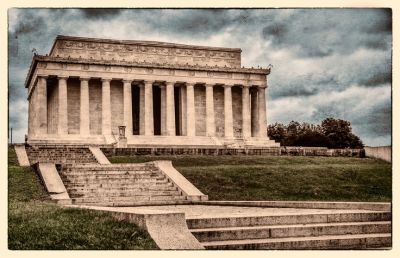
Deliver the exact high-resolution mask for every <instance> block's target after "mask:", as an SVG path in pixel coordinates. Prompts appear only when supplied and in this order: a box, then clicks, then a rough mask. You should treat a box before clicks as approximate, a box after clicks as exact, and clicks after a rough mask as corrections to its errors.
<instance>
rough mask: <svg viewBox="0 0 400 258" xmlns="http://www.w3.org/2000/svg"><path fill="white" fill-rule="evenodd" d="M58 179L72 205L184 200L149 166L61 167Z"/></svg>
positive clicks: (143, 203) (174, 188) (152, 166)
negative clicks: (59, 178) (64, 187)
mask: <svg viewBox="0 0 400 258" xmlns="http://www.w3.org/2000/svg"><path fill="white" fill-rule="evenodd" d="M60 175H61V177H62V179H63V181H64V183H65V185H66V188H67V191H68V193H69V195H70V196H71V198H72V203H74V204H87V205H96V206H100V205H105V206H129V205H138V204H142V205H145V204H148V203H154V202H157V203H158V204H164V203H169V204H175V203H176V202H177V201H179V202H180V201H186V196H183V195H182V192H181V191H180V190H179V189H178V187H176V186H175V185H174V184H173V183H172V182H170V181H169V179H168V178H166V176H165V175H164V174H163V173H162V172H161V171H160V170H159V169H158V168H157V167H156V166H155V165H154V164H152V163H145V164H101V165H99V164H78V165H63V166H62V167H61V172H60Z"/></svg>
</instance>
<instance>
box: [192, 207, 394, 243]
mask: <svg viewBox="0 0 400 258" xmlns="http://www.w3.org/2000/svg"><path fill="white" fill-rule="evenodd" d="M284 210H285V209H284V208H282V209H281V211H280V212H277V211H275V212H273V213H275V214H271V215H267V214H265V215H262V212H261V214H260V215H258V214H257V213H255V214H253V215H247V216H244V215H234V214H232V215H225V216H214V217H212V216H211V217H210V215H208V216H205V217H192V218H188V219H187V220H186V221H187V225H188V227H189V230H190V231H191V233H192V234H193V235H194V236H195V237H196V238H197V239H198V240H199V241H200V242H201V243H202V244H203V246H204V247H205V248H206V249H280V250H281V249H292V250H293V249H372V248H373V249H376V248H385V247H390V246H391V213H390V212H389V211H366V210H319V211H318V212H316V211H313V210H309V211H306V210H304V211H302V210H301V209H300V210H297V212H296V214H290V213H288V214H279V213H282V212H284ZM276 213H278V214H276Z"/></svg>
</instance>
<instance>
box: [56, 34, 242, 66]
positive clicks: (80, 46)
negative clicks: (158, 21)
mask: <svg viewBox="0 0 400 258" xmlns="http://www.w3.org/2000/svg"><path fill="white" fill-rule="evenodd" d="M53 55H59V56H60V57H64V58H65V57H68V56H70V57H71V58H79V56H81V57H82V58H83V59H90V58H92V59H94V60H113V59H114V61H122V60H124V61H126V62H139V63H141V62H147V63H155V64H179V65H197V66H200V67H205V66H208V67H210V66H211V67H214V66H217V67H235V68H239V67H240V53H239V52H228V51H224V50H207V49H195V48H193V49H190V48H189V49H188V48H179V47H164V46H146V45H134V44H129V45H128V44H122V43H121V44H118V43H103V42H87V41H76V40H67V39H60V40H58V42H57V44H56V47H55V50H54V53H53Z"/></svg>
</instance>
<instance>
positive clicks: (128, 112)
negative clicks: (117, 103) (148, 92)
mask: <svg viewBox="0 0 400 258" xmlns="http://www.w3.org/2000/svg"><path fill="white" fill-rule="evenodd" d="M123 83H124V125H125V126H126V128H125V135H126V136H127V137H130V136H131V135H133V131H132V80H123Z"/></svg>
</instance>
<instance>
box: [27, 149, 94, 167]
mask: <svg viewBox="0 0 400 258" xmlns="http://www.w3.org/2000/svg"><path fill="white" fill-rule="evenodd" d="M26 153H27V155H28V158H29V162H30V164H35V163H37V162H51V163H56V164H61V163H97V160H96V158H95V157H94V156H93V154H92V152H91V151H90V150H89V148H87V147H63V146H57V147H46V146H35V147H33V146H26Z"/></svg>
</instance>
